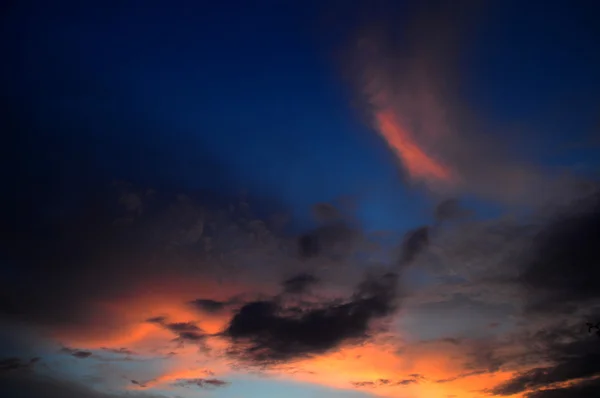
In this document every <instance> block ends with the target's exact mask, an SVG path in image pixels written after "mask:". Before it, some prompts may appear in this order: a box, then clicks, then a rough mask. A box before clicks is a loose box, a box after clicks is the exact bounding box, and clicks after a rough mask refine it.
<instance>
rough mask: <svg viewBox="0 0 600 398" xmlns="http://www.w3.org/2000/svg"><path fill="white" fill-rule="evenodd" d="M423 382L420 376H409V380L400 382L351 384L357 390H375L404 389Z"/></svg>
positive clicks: (378, 381)
mask: <svg viewBox="0 0 600 398" xmlns="http://www.w3.org/2000/svg"><path fill="white" fill-rule="evenodd" d="M423 380H425V378H424V377H423V376H421V375H420V374H413V375H410V378H407V379H400V380H390V379H377V380H369V381H353V382H352V383H351V384H352V385H353V386H354V387H358V388H376V387H405V386H409V385H411V384H418V383H419V382H421V381H423Z"/></svg>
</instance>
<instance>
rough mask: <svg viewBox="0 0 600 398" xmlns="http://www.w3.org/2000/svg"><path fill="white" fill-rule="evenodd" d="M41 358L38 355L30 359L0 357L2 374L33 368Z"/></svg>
mask: <svg viewBox="0 0 600 398" xmlns="http://www.w3.org/2000/svg"><path fill="white" fill-rule="evenodd" d="M39 360H40V358H37V357H35V358H31V359H29V360H28V361H24V360H22V359H21V358H16V357H10V358H4V359H0V376H1V375H2V374H3V373H5V372H13V371H17V370H28V369H31V367H32V366H33V365H35V364H36V363H37V362H38V361H39Z"/></svg>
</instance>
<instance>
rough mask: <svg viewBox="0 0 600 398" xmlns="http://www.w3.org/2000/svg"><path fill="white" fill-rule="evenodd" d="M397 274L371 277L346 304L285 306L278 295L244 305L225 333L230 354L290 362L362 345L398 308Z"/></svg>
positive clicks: (263, 361) (259, 361)
mask: <svg viewBox="0 0 600 398" xmlns="http://www.w3.org/2000/svg"><path fill="white" fill-rule="evenodd" d="M397 282H398V275H396V274H393V273H387V274H384V275H380V276H378V277H376V276H371V277H368V278H366V279H365V280H364V281H363V282H362V283H361V284H359V286H358V287H357V289H356V291H355V293H354V294H353V295H352V296H351V297H350V298H349V299H347V300H344V301H339V302H337V301H336V302H330V303H317V304H305V305H302V304H294V305H286V303H285V302H284V301H281V300H279V298H277V297H275V298H273V299H270V300H262V301H253V302H249V303H246V304H245V305H243V306H242V307H241V308H240V309H239V311H237V312H236V313H235V314H234V316H233V317H232V319H231V320H230V322H229V325H228V326H227V328H226V330H225V331H224V333H223V335H224V336H225V337H227V338H229V339H230V341H231V349H230V354H231V355H232V356H233V357H235V358H237V359H239V360H241V361H243V362H246V363H254V364H269V363H273V362H281V361H290V360H294V359H298V358H302V357H305V356H309V355H312V354H318V353H322V352H326V351H328V350H331V349H334V348H336V347H338V346H340V345H341V344H343V343H348V342H358V341H361V340H363V339H365V338H366V337H368V334H369V328H370V323H371V321H373V320H376V319H379V318H383V317H386V316H387V315H390V314H391V313H392V312H393V311H394V310H395V309H396V307H397V304H398V303H397V300H398V292H397Z"/></svg>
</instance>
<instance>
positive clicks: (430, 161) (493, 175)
mask: <svg viewBox="0 0 600 398" xmlns="http://www.w3.org/2000/svg"><path fill="white" fill-rule="evenodd" d="M379 10H380V12H379V13H370V14H368V16H366V17H365V18H366V19H367V21H366V22H365V23H364V26H360V27H359V28H358V29H356V32H355V34H354V35H353V36H352V39H351V40H349V41H350V42H351V43H350V44H349V45H348V50H347V53H348V56H347V57H344V61H345V62H344V66H343V68H344V71H345V72H346V74H347V75H349V76H350V80H351V85H352V86H353V88H354V90H355V92H356V95H357V97H358V98H359V103H360V104H361V105H360V106H361V109H362V111H363V112H364V114H365V115H366V120H367V121H368V123H369V125H370V127H371V128H372V129H373V130H374V131H375V132H377V134H378V135H379V136H380V137H381V138H382V139H383V140H384V141H385V143H386V144H387V146H388V147H389V148H390V150H391V152H392V153H393V154H394V155H395V157H396V158H397V160H398V164H399V166H400V169H401V170H402V171H403V173H404V174H405V176H406V179H407V181H408V182H409V183H410V184H411V185H413V186H414V185H417V186H419V187H422V188H425V189H426V190H427V191H428V192H429V193H432V194H433V195H435V196H436V197H438V198H439V197H447V196H448V195H450V196H454V195H460V196H462V195H464V194H467V195H475V196H477V197H480V198H484V199H486V200H492V201H496V202H502V203H511V204H514V203H519V204H522V203H527V204H531V203H533V202H537V203H540V202H544V201H547V200H548V199H549V198H557V197H562V196H563V195H565V194H567V192H568V190H569V189H568V188H567V190H566V191H565V187H572V184H571V181H567V180H569V178H565V180H564V181H563V179H562V178H557V177H556V174H555V173H550V171H549V170H546V169H544V168H542V167H540V166H539V165H537V164H536V162H533V161H531V158H530V157H529V158H528V155H527V154H522V153H523V151H520V153H521V154H520V155H517V153H518V151H515V150H513V149H514V148H523V147H524V145H523V143H522V142H521V141H520V140H519V138H518V137H516V135H515V134H507V131H503V130H506V127H504V126H497V125H494V126H493V127H492V126H491V124H492V123H491V122H489V121H487V120H485V119H484V118H483V117H481V114H482V113H481V112H477V110H478V106H479V104H473V103H469V102H467V100H466V98H465V97H464V95H463V94H462V93H461V91H462V89H461V87H462V84H463V79H464V77H465V76H468V74H469V71H467V70H466V69H465V68H464V65H463V63H462V59H461V58H460V57H461V55H462V54H464V53H465V52H466V49H467V48H469V46H470V45H471V44H472V39H471V37H473V36H472V31H473V29H474V28H475V27H477V24H479V23H483V22H482V21H484V20H485V18H481V17H483V16H485V12H487V10H485V7H484V6H482V2H473V1H467V2H461V3H460V4H458V5H454V4H453V5H452V6H450V5H449V4H447V3H445V2H439V1H434V2H419V3H418V4H415V5H413V6H412V7H407V8H401V7H396V6H395V3H394V2H388V3H386V2H384V3H383V4H382V5H380V8H379ZM400 10H401V11H400ZM361 11H362V10H361ZM363 20H364V19H363ZM398 27H400V28H398ZM551 174H552V176H551ZM567 195H568V194H567Z"/></svg>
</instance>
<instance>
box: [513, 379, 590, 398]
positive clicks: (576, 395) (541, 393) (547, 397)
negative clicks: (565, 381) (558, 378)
mask: <svg viewBox="0 0 600 398" xmlns="http://www.w3.org/2000/svg"><path fill="white" fill-rule="evenodd" d="M598 394H600V379H592V380H585V381H582V382H580V383H576V384H573V385H571V386H568V387H562V388H548V389H545V390H538V391H534V392H530V393H527V394H525V397H526V398H595V397H597V396H598Z"/></svg>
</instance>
